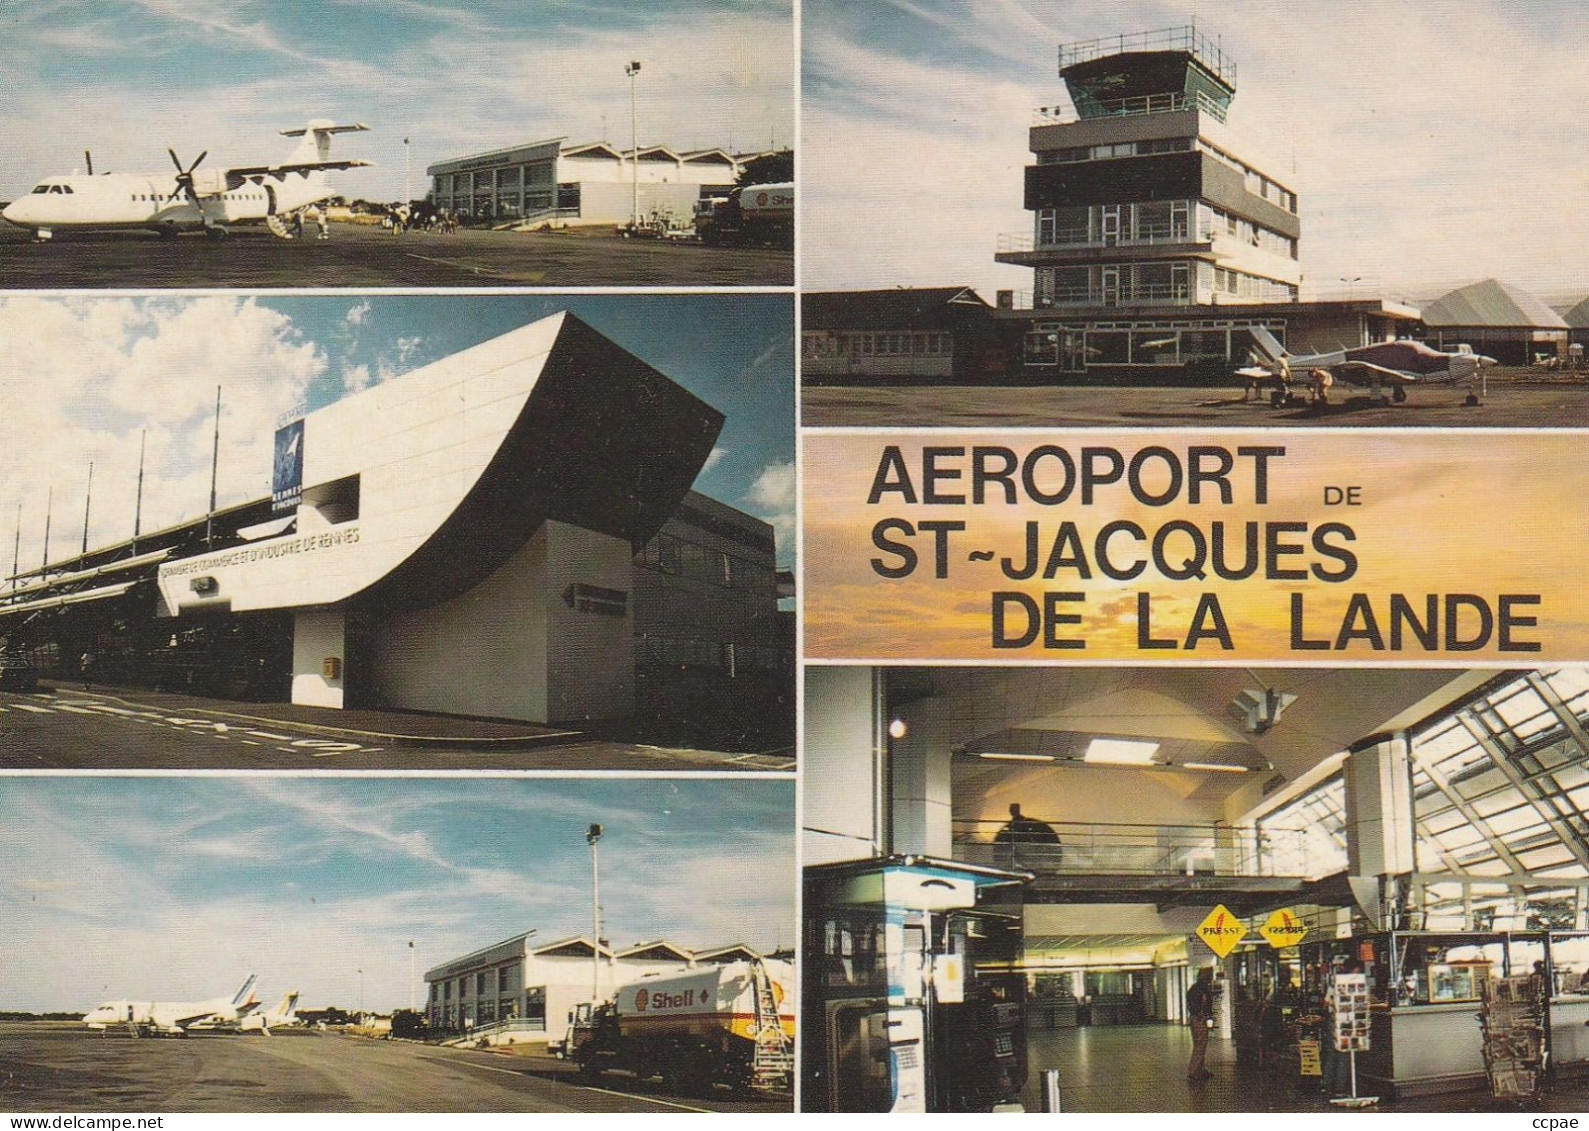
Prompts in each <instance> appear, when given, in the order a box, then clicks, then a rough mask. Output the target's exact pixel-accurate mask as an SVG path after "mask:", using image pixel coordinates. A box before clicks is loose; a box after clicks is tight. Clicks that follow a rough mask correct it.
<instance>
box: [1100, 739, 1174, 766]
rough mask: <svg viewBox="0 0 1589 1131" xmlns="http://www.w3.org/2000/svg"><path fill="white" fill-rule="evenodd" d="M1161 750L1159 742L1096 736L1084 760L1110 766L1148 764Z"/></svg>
mask: <svg viewBox="0 0 1589 1131" xmlns="http://www.w3.org/2000/svg"><path fill="white" fill-rule="evenodd" d="M1158 751H1159V744H1158V743H1157V742H1143V741H1141V740H1139V739H1131V738H1095V739H1093V740H1092V741H1091V742H1090V743H1088V744H1087V752H1086V753H1085V754H1083V755H1082V756H1081V760H1082V761H1083V762H1097V763H1101V764H1103V765H1109V766H1148V765H1152V764H1153V755H1155V754H1157V753H1158Z"/></svg>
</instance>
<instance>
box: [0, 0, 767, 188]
mask: <svg viewBox="0 0 1589 1131" xmlns="http://www.w3.org/2000/svg"><path fill="white" fill-rule="evenodd" d="M0 38H3V40H4V43H5V47H6V49H5V50H4V52H0V89H4V90H5V91H6V102H7V105H6V113H5V121H4V122H3V123H0V199H9V198H10V197H11V196H13V195H15V194H16V193H18V192H21V191H24V190H25V189H26V188H28V187H29V186H30V185H31V184H32V183H33V182H34V181H36V180H37V179H38V178H39V177H41V176H44V175H46V174H48V173H64V172H70V171H71V170H72V169H73V168H76V167H78V166H80V165H81V162H82V151H83V150H84V149H85V148H86V149H91V150H92V151H93V153H94V167H95V168H96V169H97V170H101V171H118V172H144V171H153V170H157V169H163V168H164V166H165V163H166V160H167V158H166V156H165V153H164V150H165V148H166V147H167V146H173V147H175V148H176V150H177V152H178V153H179V154H190V155H193V156H196V155H197V154H198V153H199V152H200V151H201V150H205V149H207V150H209V152H210V160H209V161H208V162H207V163H206V164H208V165H210V166H211V167H215V166H218V165H221V164H226V163H230V164H244V163H247V164H252V163H255V162H259V161H263V160H267V159H273V158H278V157H283V156H285V155H286V154H287V152H288V151H289V150H290V148H291V146H292V144H293V143H292V142H291V141H289V140H288V139H284V138H280V137H277V136H276V131H277V130H281V129H286V128H288V127H295V126H302V125H303V123H304V122H305V121H307V120H308V119H309V118H313V117H330V118H335V119H337V120H339V121H363V122H366V123H368V124H369V125H370V126H371V129H372V132H371V133H369V134H363V135H355V136H353V137H352V138H351V139H349V138H346V137H344V138H340V139H338V142H337V146H338V149H337V150H336V152H346V153H347V154H348V155H350V156H357V157H362V158H365V159H367V160H370V161H374V162H376V163H377V165H378V166H379V167H378V168H375V169H369V170H357V171H353V172H350V173H348V174H342V176H343V177H344V180H343V181H341V182H339V183H340V184H343V185H345V186H346V188H347V190H348V191H349V192H350V193H352V194H355V195H363V196H367V197H372V198H377V199H396V198H398V197H400V196H401V195H402V190H403V167H404V153H403V138H404V137H405V136H406V137H408V138H410V139H411V146H410V153H409V157H410V159H411V163H412V169H413V177H414V185H415V186H416V190H419V191H422V190H420V189H419V186H421V185H422V184H423V175H424V168H425V165H426V164H428V163H431V162H435V161H438V160H442V159H445V158H448V157H457V156H461V155H463V154H466V153H472V152H477V151H480V150H485V149H492V148H496V147H499V146H505V145H512V144H516V143H520V142H525V141H531V140H537V139H541V138H548V137H557V136H564V135H567V136H569V137H570V139H571V140H574V141H594V140H600V139H603V138H606V139H607V140H611V141H614V142H620V143H627V141H628V139H629V136H630V132H629V131H630V126H629V80H628V79H627V78H626V77H625V75H624V64H625V63H627V62H628V61H630V60H638V61H639V62H640V63H641V65H642V66H641V71H640V76H639V79H638V83H637V86H636V102H637V117H638V119H639V133H640V141H641V144H643V145H644V144H667V145H673V146H681V147H686V148H705V147H709V146H718V145H721V146H724V147H727V146H729V145H730V144H732V145H733V146H734V147H735V148H736V149H750V148H758V147H762V146H765V145H766V144H767V143H768V141H769V139H775V140H776V141H777V142H778V143H779V144H782V145H788V144H790V143H791V141H792V139H793V134H794V108H793V86H794V83H793V70H794V63H793V59H794V55H793V51H794V46H793V43H794V35H793V27H792V16H791V4H790V2H789V0H669V3H667V4H659V5H650V4H633V5H631V4H623V3H573V2H567V0H536V2H535V3H524V2H522V0H453V2H451V3H447V2H439V0H383V2H382V3H368V2H366V0H322V2H319V3H315V4H285V3H279V2H275V0H86V2H85V0H28V2H27V3H13V4H7V5H4V7H3V8H0ZM343 147H345V148H343ZM188 159H189V160H191V157H189V158H188Z"/></svg>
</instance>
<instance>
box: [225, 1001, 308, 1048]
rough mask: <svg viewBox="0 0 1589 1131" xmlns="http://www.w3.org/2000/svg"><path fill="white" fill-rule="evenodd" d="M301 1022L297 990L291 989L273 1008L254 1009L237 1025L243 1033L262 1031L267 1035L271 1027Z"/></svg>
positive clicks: (281, 1027) (284, 1026) (287, 1025)
mask: <svg viewBox="0 0 1589 1131" xmlns="http://www.w3.org/2000/svg"><path fill="white" fill-rule="evenodd" d="M302 1024H303V1022H302V1021H299V1020H298V991H297V990H292V991H290V992H289V993H285V994H283V995H282V997H281V1001H280V1002H278V1003H277V1004H276V1008H275V1009H261V1010H256V1011H255V1012H253V1013H250V1014H249V1015H248V1016H246V1017H244V1018H243V1019H242V1020H240V1021H239V1022H238V1023H237V1027H238V1028H239V1029H241V1030H242V1031H243V1032H245V1033H263V1034H265V1036H267V1037H268V1036H270V1031H271V1030H272V1029H285V1028H287V1027H289V1026H292V1025H302Z"/></svg>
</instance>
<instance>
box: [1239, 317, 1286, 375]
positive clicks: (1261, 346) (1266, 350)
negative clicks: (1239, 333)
mask: <svg viewBox="0 0 1589 1131" xmlns="http://www.w3.org/2000/svg"><path fill="white" fill-rule="evenodd" d="M1247 332H1248V333H1249V334H1251V335H1252V345H1253V349H1254V350H1255V351H1256V352H1257V353H1258V354H1259V355H1260V357H1261V359H1262V360H1263V361H1265V362H1266V363H1268V364H1270V365H1276V364H1278V363H1279V362H1280V359H1281V358H1283V357H1285V356H1286V348H1285V346H1283V345H1281V344H1280V343H1279V341H1278V340H1276V338H1275V336H1274V335H1273V334H1271V333H1270V332H1269V331H1268V329H1267V328H1265V327H1263V326H1253V327H1250V328H1249V329H1248V331H1247Z"/></svg>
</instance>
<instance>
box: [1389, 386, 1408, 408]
mask: <svg viewBox="0 0 1589 1131" xmlns="http://www.w3.org/2000/svg"><path fill="white" fill-rule="evenodd" d="M1391 396H1393V397H1395V398H1396V403H1397V404H1401V403H1402V402H1403V401H1405V400H1406V399H1407V390H1406V389H1404V388H1402V387H1401V386H1400V385H1397V386H1396V388H1395V389H1394V390H1393V391H1392V393H1391Z"/></svg>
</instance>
